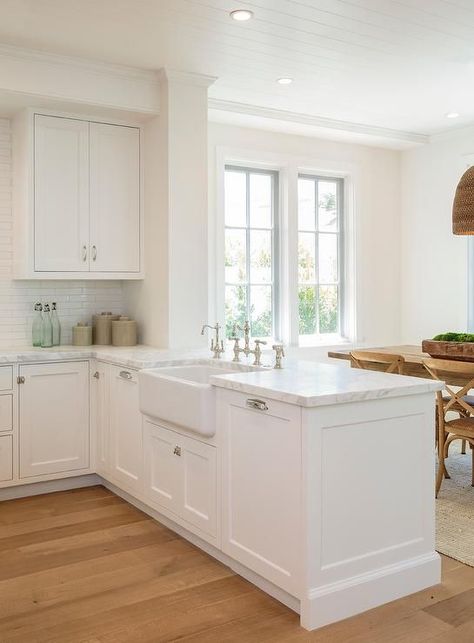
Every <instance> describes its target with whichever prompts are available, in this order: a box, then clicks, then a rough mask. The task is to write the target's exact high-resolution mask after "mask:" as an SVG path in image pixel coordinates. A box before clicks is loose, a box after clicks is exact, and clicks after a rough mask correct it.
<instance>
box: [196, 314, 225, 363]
mask: <svg viewBox="0 0 474 643" xmlns="http://www.w3.org/2000/svg"><path fill="white" fill-rule="evenodd" d="M206 328H210V329H211V330H213V331H215V333H216V335H215V337H213V338H212V339H211V351H212V352H213V353H214V359H220V357H221V355H222V353H223V352H224V341H223V340H222V339H219V332H220V329H221V325H220V324H219V322H216V325H215V326H209V324H204V326H203V327H202V328H201V335H204V331H205V330H206Z"/></svg>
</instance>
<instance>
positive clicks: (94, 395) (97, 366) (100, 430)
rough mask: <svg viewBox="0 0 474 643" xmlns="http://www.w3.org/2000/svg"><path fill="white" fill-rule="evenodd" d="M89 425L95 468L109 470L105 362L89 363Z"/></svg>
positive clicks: (107, 370) (107, 394)
mask: <svg viewBox="0 0 474 643" xmlns="http://www.w3.org/2000/svg"><path fill="white" fill-rule="evenodd" d="M90 381H91V408H92V413H91V425H92V435H93V438H94V446H95V450H94V455H95V457H94V460H95V470H96V471H97V473H99V474H106V473H108V472H110V469H111V462H110V400H109V395H110V386H109V384H110V378H109V368H108V366H107V364H104V363H102V362H92V363H91V380H90Z"/></svg>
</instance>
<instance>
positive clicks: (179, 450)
mask: <svg viewBox="0 0 474 643" xmlns="http://www.w3.org/2000/svg"><path fill="white" fill-rule="evenodd" d="M173 453H174V455H181V447H179V446H175V448H174V450H173Z"/></svg>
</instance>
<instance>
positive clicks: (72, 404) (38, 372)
mask: <svg viewBox="0 0 474 643" xmlns="http://www.w3.org/2000/svg"><path fill="white" fill-rule="evenodd" d="M19 373H20V376H22V377H24V378H25V381H24V384H21V385H20V386H19V399H20V477H21V478H29V477H32V476H41V475H47V474H53V473H60V472H66V471H75V470H79V469H87V468H88V467H89V364H88V362H64V363H59V364H37V365H27V366H20V368H19Z"/></svg>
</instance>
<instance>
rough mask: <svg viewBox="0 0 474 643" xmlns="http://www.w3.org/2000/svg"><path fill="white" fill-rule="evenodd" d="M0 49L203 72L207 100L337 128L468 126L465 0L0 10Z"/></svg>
mask: <svg viewBox="0 0 474 643" xmlns="http://www.w3.org/2000/svg"><path fill="white" fill-rule="evenodd" d="M235 8H249V9H251V10H252V11H253V12H254V14H255V17H254V19H253V20H251V21H249V22H245V23H237V22H235V21H233V20H231V19H230V18H229V16H228V12H229V11H230V10H232V9H235ZM0 42H3V43H6V44H13V45H17V46H20V47H28V48H33V49H40V50H44V51H49V52H52V53H58V54H67V55H74V56H82V57H86V58H89V59H94V60H100V61H104V62H112V63H118V64H126V65H131V66H136V67H141V68H145V69H157V68H160V67H163V66H167V67H170V68H174V69H180V70H186V71H192V72H198V73H203V74H209V75H212V76H217V77H218V81H217V82H216V83H215V85H213V86H212V87H211V89H210V96H211V98H213V99H220V100H225V101H234V102H238V103H245V104H251V105H257V106H260V107H267V108H273V109H281V110H286V111H291V112H295V113H299V114H307V115H311V116H315V117H322V118H326V119H335V120H337V121H347V122H350V123H358V124H363V125H371V126H378V127H384V128H391V129H395V130H400V131H403V132H415V133H420V134H433V133H436V132H439V131H443V130H446V129H448V128H453V127H459V126H462V125H466V124H468V123H471V122H474V0H255V1H253V0H252V1H248V2H243V1H239V0H235V1H226V0H81V1H80V2H79V1H78V0H0ZM280 76H291V77H293V78H294V82H293V84H291V85H288V86H280V85H278V84H277V83H276V82H275V81H276V78H278V77H280ZM449 111H456V112H459V113H460V114H461V116H460V118H458V119H456V120H452V121H451V120H448V119H446V117H445V113H446V112H449Z"/></svg>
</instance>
